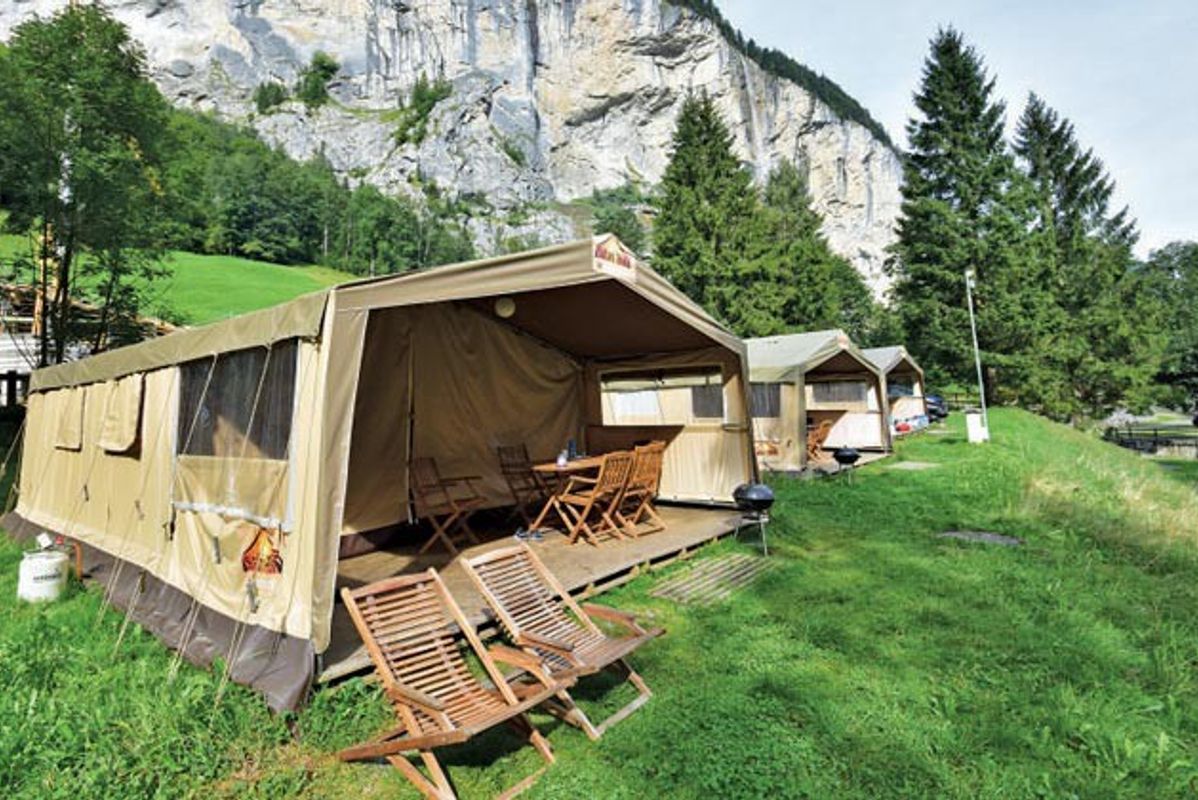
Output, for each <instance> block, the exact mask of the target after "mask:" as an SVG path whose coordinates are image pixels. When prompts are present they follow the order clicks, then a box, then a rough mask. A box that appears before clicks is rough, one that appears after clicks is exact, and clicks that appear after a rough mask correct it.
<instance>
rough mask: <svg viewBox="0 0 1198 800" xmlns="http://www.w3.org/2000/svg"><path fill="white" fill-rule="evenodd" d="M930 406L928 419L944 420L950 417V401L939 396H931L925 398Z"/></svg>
mask: <svg viewBox="0 0 1198 800" xmlns="http://www.w3.org/2000/svg"><path fill="white" fill-rule="evenodd" d="M924 400H925V401H926V402H927V404H928V418H929V419H932V420H936V421H939V420H942V419H944V418H945V417H947V416H948V401H947V400H945V399H944V398H943V397H942V396H940V395H938V394H929V395H927V396H926V397H924Z"/></svg>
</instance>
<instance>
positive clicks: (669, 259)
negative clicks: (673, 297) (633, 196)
mask: <svg viewBox="0 0 1198 800" xmlns="http://www.w3.org/2000/svg"><path fill="white" fill-rule="evenodd" d="M752 183H753V181H752V177H751V176H750V174H749V172H748V171H747V170H746V169H744V168H743V167H742V166H741V164H740V161H739V160H738V159H737V157H736V155H735V154H734V153H733V151H732V135H731V134H730V133H729V132H728V128H727V126H726V125H725V124H724V121H723V119H722V118H721V117H720V114H719V111H718V110H717V109H716V107H715V104H714V103H713V102H712V100H711V98H710V97H708V96H707V95H706V94H700V95H698V96H691V97H689V98H687V100H686V101H685V102H684V103H683V104H682V110H681V112H680V113H679V116H678V122H677V127H676V128H675V130H674V137H673V143H672V148H671V155H670V163H669V164H668V165H667V166H666V170H665V174H664V175H663V177H662V182H661V187H660V193H659V199H658V207H659V208H660V209H661V212H660V214H659V215H658V217H657V220H656V222H655V223H654V226H653V266H654V268H656V269H657V270H658V271H659V272H660V273H661V274H662V275H664V276H665V277H666V278H668V279H669V280H670V281H672V282H673V283H674V285H675V286H677V287H678V288H679V289H680V290H682V291H683V292H685V293H686V294H687V295H689V296H690V297H691V299H693V300H695V301H696V302H697V303H699V304H700V305H702V306H703V307H704V308H705V309H707V311H708V312H709V313H711V314H712V315H714V316H715V317H716V318H717V319H722V320H728V319H729V318H730V317H731V316H732V314H731V313H730V312H732V306H733V304H734V300H735V297H736V295H737V294H738V293H739V291H740V284H739V280H740V279H741V277H742V272H743V271H744V266H745V259H746V254H747V253H748V252H749V251H750V250H752V249H753V247H754V242H753V239H754V235H753V233H754V232H753V226H754V225H755V224H756V220H755V219H754V213H755V211H756V206H757V194H756V192H755V191H754V189H753V185H752Z"/></svg>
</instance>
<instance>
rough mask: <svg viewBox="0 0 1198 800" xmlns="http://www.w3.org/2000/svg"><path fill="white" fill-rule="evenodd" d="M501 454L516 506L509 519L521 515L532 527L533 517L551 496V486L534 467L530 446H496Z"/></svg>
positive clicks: (500, 460) (501, 469)
mask: <svg viewBox="0 0 1198 800" xmlns="http://www.w3.org/2000/svg"><path fill="white" fill-rule="evenodd" d="M496 452H497V453H498V455H499V469H500V471H501V472H503V479H504V480H506V481H507V487H508V490H509V491H511V493H512V501H513V503H514V506H513V508H512V513H511V515H510V516H509V517H508V519H509V520H510V519H512V518H513V517H515V516H517V515H518V516H520V517H521V518H522V519H523V520H524V524H525V525H527V526H528V527H529V528H531V527H532V523H533V517H534V515H536V513H537V512H538V511H540V510H541V508H542V507H543V506H544V505H545V500H546V499H548V497H549V487H548V486H546V485H545V482H544V481H543V480H541V476H540V475H537V473H536V472H534V471H533V468H532V466H533V465H532V459H531V458H529V456H528V448H526V447H525V446H524V445H522V444H517V445H511V446H506V447H505V446H500V447H497V448H496Z"/></svg>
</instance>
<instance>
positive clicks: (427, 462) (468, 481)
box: [408, 458, 483, 556]
mask: <svg viewBox="0 0 1198 800" xmlns="http://www.w3.org/2000/svg"><path fill="white" fill-rule="evenodd" d="M408 476H409V477H408V481H409V483H410V485H411V487H412V502H413V504H414V505H415V508H416V516H417V517H420V518H421V519H427V520H428V521H429V524H430V525H432V526H433V535H432V536H430V537H429V538H428V541H426V542H425V543H424V544H423V545H422V546H421V548H420V551H419V554H421V555H423V554H424V552H425V551H426V550H428V549H429V548H431V547H432V546H433V545H434V544H435V543H436V542H438V541H440V542H441V543H442V544H444V545H445V547H446V548H447V549H448V550H449V554H450V555H454V556H456V555H457V554H458V548H457V545H456V544H455V543H454V538H455V537H457V538H458V539H459V540H462V539H466V540H468V541H470V542H473V543H475V544H477V543H478V537H477V536H475V535H474V531H473V530H471V528H470V522H469V517H470V515H471V514H472V513H473V512H474V511H475V510H477V509H478V508H480V507H481V506H482V504H483V496H482V495H481V494H479V493H478V491H477V490H476V489H475V488H474V481H476V480H479V478H478V476H476V475H463V476H459V477H455V478H442V477H441V473H440V471H438V469H437V462H436V461H434V460H433V459H431V458H414V459H412V464H411V466H410V468H409V469H408Z"/></svg>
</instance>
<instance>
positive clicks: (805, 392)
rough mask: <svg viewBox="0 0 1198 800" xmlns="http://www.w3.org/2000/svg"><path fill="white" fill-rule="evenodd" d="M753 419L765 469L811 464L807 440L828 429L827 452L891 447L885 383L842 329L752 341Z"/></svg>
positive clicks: (794, 467)
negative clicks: (813, 434) (825, 426)
mask: <svg viewBox="0 0 1198 800" xmlns="http://www.w3.org/2000/svg"><path fill="white" fill-rule="evenodd" d="M745 344H746V345H747V347H748V351H749V374H750V380H751V382H752V387H751V389H752V418H753V430H754V438H755V440H756V452H757V460H758V463H759V464H760V466H761V467H762V468H763V469H770V470H778V471H793V470H800V469H804V468H806V467H807V466H808V456H807V437H808V435H809V434H812V432H814V431H816V430H818V428H819V426H820V424H821V423H824V422H827V423H828V424H829V425H830V430H829V431H828V434H827V438H826V439H825V440H824V442H823V448H822V449H823V450H825V451H831V450H835V449H836V448H839V447H853V448H855V449H857V450H858V451H866V452H869V451H876V452H885V451H887V450H889V448H890V429H889V425H888V423H887V413H888V412H887V408H886V391H885V379H884V378H883V376H882V374H881V371H880V370H879V369H878V368H877V367H876V366H874V364H873V363H872V362H871V361H870V360H869V359H868V358H866V357H865V355H864V354H863V353H862V352H861V350H860V349H858V348H857V346H856V345H854V344H853V342H852V340H851V339H850V338H849V337H848V335H847V334H845V333H844V331H841V330H835V329H834V330H826V331H813V332H809V333H795V334H789V335H785V336H768V337H763V338H758V339H748V340H746V342H745Z"/></svg>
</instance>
